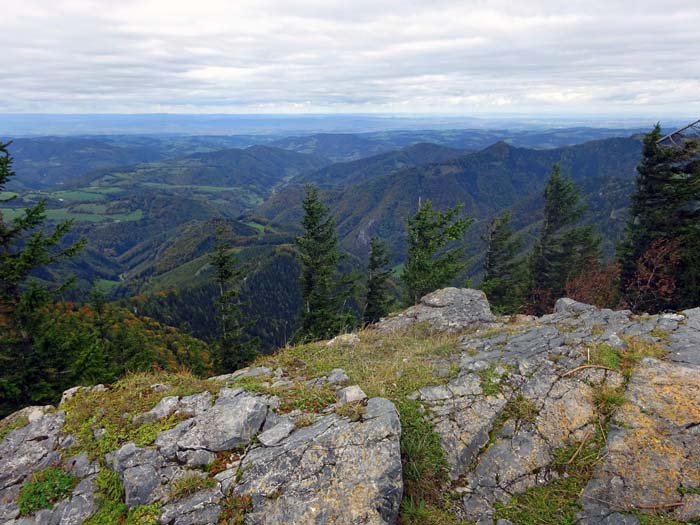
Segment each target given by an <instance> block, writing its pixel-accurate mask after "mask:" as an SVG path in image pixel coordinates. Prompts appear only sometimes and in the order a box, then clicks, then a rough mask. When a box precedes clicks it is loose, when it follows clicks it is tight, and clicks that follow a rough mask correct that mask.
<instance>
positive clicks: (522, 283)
mask: <svg viewBox="0 0 700 525" xmlns="http://www.w3.org/2000/svg"><path fill="white" fill-rule="evenodd" d="M510 223H511V213H510V212H505V213H503V214H502V215H499V216H497V217H494V218H493V219H492V220H491V223H490V224H489V229H488V231H487V233H486V236H485V237H484V240H485V241H486V258H485V260H484V281H483V283H482V285H481V289H482V290H483V291H484V293H486V295H487V296H488V299H489V303H490V304H491V308H492V309H493V310H494V311H496V312H498V313H500V314H506V313H515V312H516V311H517V310H518V309H519V308H520V306H522V304H523V300H524V295H525V289H526V284H527V283H526V275H525V274H526V272H525V268H524V264H523V261H521V260H518V259H517V254H518V252H519V251H520V250H521V248H522V240H521V239H520V238H514V237H513V232H512V231H511V228H510Z"/></svg>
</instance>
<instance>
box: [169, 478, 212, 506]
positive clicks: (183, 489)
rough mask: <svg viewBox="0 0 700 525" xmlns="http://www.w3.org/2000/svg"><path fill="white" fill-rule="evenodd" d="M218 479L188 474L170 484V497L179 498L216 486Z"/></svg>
mask: <svg viewBox="0 0 700 525" xmlns="http://www.w3.org/2000/svg"><path fill="white" fill-rule="evenodd" d="M215 486H216V481H214V480H213V479H211V478H207V477H204V476H200V475H198V474H194V473H190V474H187V475H185V476H183V477H181V478H180V479H178V480H177V481H175V483H173V484H172V485H171V486H170V499H171V500H172V501H175V500H179V499H182V498H186V497H188V496H191V495H192V494H194V493H195V492H198V491H200V490H204V489H210V488H214V487H215Z"/></svg>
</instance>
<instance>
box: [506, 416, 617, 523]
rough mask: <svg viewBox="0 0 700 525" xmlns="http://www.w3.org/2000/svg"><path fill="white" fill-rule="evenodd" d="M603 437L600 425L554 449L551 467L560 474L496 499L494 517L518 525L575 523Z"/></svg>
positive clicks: (603, 440) (602, 443)
mask: <svg viewBox="0 0 700 525" xmlns="http://www.w3.org/2000/svg"><path fill="white" fill-rule="evenodd" d="M605 439H606V437H605V435H604V433H603V432H602V431H601V430H600V429H599V430H598V432H596V434H595V435H594V436H593V437H591V438H590V439H588V440H587V441H586V442H585V443H584V444H583V446H582V444H581V443H571V444H570V445H568V446H565V447H563V448H561V449H558V450H557V451H555V454H554V456H555V460H554V468H555V469H556V470H558V471H559V474H560V475H561V476H560V477H559V478H557V479H555V480H554V481H551V482H550V483H548V484H547V485H537V486H534V487H531V488H529V489H528V490H526V491H525V492H523V493H521V494H516V495H514V496H513V497H512V498H511V499H510V500H509V501H507V502H499V503H496V505H495V510H496V519H508V520H510V521H512V522H513V523H517V524H518V525H542V524H545V523H546V524H548V525H574V524H575V523H576V521H575V515H576V514H577V513H578V512H579V511H580V510H581V505H580V504H579V495H580V494H581V491H582V490H583V489H584V488H585V486H586V484H587V483H588V481H589V480H590V479H591V477H592V475H593V470H594V468H595V464H596V462H597V461H598V459H599V458H600V454H601V451H602V449H603V447H604V446H605Z"/></svg>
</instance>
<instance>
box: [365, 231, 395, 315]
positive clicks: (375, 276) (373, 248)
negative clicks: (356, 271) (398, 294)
mask: <svg viewBox="0 0 700 525" xmlns="http://www.w3.org/2000/svg"><path fill="white" fill-rule="evenodd" d="M390 275H391V268H389V252H388V250H387V247H386V244H385V243H384V242H382V241H381V240H380V239H378V238H377V237H372V239H371V240H370V243H369V265H368V268H367V296H366V301H365V311H364V314H363V316H362V321H363V322H364V323H365V324H371V323H376V322H377V321H379V319H381V318H382V317H384V316H385V315H386V314H387V313H389V305H390V304H391V296H390V294H389V282H388V281H389V276H390Z"/></svg>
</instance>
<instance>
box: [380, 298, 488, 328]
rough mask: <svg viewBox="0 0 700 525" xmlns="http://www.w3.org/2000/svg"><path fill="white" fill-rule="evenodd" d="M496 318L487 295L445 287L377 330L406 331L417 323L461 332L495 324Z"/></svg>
mask: <svg viewBox="0 0 700 525" xmlns="http://www.w3.org/2000/svg"><path fill="white" fill-rule="evenodd" d="M495 321H496V317H495V316H494V315H493V314H492V313H491V308H490V306H489V303H488V301H487V300H486V295H485V294H484V292H481V291H479V290H470V289H466V288H444V289H442V290H437V291H435V292H433V293H429V294H428V295H426V296H425V297H423V298H422V299H421V301H420V303H418V304H417V305H416V306H412V307H411V308H409V309H408V310H405V311H403V312H401V313H400V314H398V315H395V316H393V317H388V318H386V319H382V321H380V322H379V323H378V324H377V325H376V327H375V328H376V330H379V331H384V332H391V331H395V330H403V329H406V328H408V327H409V326H411V325H413V324H416V323H425V324H426V325H428V326H430V327H431V328H432V329H435V330H441V331H453V332H458V331H460V330H464V329H466V328H471V327H474V326H475V325H479V324H484V323H492V322H495Z"/></svg>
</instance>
